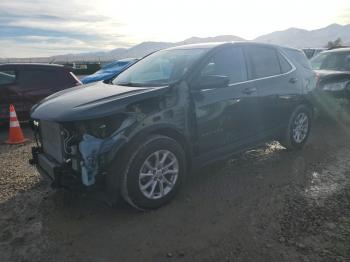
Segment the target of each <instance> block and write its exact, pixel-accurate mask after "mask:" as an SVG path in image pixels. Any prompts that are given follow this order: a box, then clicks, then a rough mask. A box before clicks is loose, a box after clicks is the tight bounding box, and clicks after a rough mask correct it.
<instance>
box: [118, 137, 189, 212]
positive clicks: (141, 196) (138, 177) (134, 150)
mask: <svg viewBox="0 0 350 262" xmlns="http://www.w3.org/2000/svg"><path fill="white" fill-rule="evenodd" d="M125 159H126V161H125V166H124V168H123V172H122V177H121V181H120V187H121V193H122V196H123V198H124V199H125V200H126V201H127V202H128V203H129V204H130V205H132V206H134V207H136V208H137V209H142V210H144V209H154V208H158V207H160V206H162V205H164V204H166V203H168V202H169V201H170V200H171V199H173V197H174V196H175V195H176V193H177V191H178V190H179V188H180V185H181V183H182V181H183V178H184V176H185V172H186V157H185V152H184V150H183V149H182V147H181V146H180V145H179V143H177V141H175V140H174V139H172V138H169V137H166V136H162V135H152V136H150V137H148V138H147V139H145V140H144V141H143V142H141V143H133V144H132V145H131V146H130V147H129V148H128V150H127V152H126V154H125Z"/></svg>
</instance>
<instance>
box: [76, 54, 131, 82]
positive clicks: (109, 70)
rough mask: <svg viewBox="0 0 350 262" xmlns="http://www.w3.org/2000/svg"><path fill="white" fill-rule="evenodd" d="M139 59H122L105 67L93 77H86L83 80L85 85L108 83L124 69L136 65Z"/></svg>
mask: <svg viewBox="0 0 350 262" xmlns="http://www.w3.org/2000/svg"><path fill="white" fill-rule="evenodd" d="M137 60H138V59H137V58H126V59H121V60H118V61H115V62H112V63H110V64H107V65H105V66H103V67H102V68H101V69H100V70H98V71H97V72H95V73H94V74H92V75H89V76H86V77H84V78H83V79H81V82H82V83H83V84H89V83H93V82H97V81H108V80H111V79H112V78H113V77H114V76H116V75H117V74H119V73H120V72H121V71H122V70H123V69H125V68H126V67H128V66H129V65H131V64H133V63H135V62H136V61H137Z"/></svg>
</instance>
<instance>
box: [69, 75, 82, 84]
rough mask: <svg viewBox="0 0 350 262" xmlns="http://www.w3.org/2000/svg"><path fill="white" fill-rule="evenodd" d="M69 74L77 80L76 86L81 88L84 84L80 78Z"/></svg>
mask: <svg viewBox="0 0 350 262" xmlns="http://www.w3.org/2000/svg"><path fill="white" fill-rule="evenodd" d="M69 73H70V75H71V76H72V77H73V78H74V79H75V81H77V83H76V84H75V85H76V86H80V85H82V84H83V83H82V82H81V81H80V80H79V78H78V77H76V75H75V74H73V72H69Z"/></svg>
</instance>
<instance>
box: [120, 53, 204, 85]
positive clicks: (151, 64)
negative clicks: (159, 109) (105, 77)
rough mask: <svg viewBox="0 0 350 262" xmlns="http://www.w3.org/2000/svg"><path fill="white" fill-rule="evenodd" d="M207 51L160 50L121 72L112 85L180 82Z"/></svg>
mask: <svg viewBox="0 0 350 262" xmlns="http://www.w3.org/2000/svg"><path fill="white" fill-rule="evenodd" d="M206 50H207V49H205V48H198V49H197V48H196V49H173V50H162V51H159V52H156V53H154V54H152V55H150V56H147V57H145V58H144V59H142V60H141V61H139V62H138V63H136V64H135V65H133V66H131V67H129V68H128V69H126V70H125V71H124V72H122V73H121V74H120V75H119V76H118V77H117V78H116V79H114V81H113V84H115V85H126V86H161V85H168V84H171V83H174V82H177V81H178V80H180V79H181V78H182V77H183V76H184V74H185V73H186V72H187V71H188V69H189V68H190V66H191V65H192V64H193V63H194V62H195V61H197V60H198V59H199V57H201V56H202V54H204V53H205V51H206Z"/></svg>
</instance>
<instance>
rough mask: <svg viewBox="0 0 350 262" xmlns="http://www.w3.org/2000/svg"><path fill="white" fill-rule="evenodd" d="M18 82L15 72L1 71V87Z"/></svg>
mask: <svg viewBox="0 0 350 262" xmlns="http://www.w3.org/2000/svg"><path fill="white" fill-rule="evenodd" d="M15 81H16V73H15V71H13V70H8V71H7V70H4V71H2V70H1V71H0V85H8V84H13V83H14V82H15Z"/></svg>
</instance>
